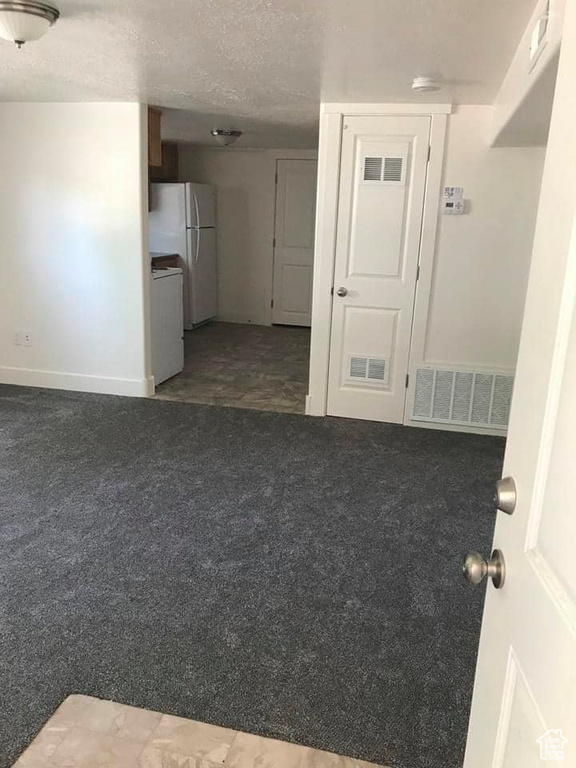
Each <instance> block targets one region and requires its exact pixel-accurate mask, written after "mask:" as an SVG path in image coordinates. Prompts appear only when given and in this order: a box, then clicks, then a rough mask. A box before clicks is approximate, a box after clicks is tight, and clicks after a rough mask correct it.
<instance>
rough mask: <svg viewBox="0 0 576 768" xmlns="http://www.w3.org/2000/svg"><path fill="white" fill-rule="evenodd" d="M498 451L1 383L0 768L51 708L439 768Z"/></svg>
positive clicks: (454, 717)
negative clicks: (104, 711) (218, 728)
mask: <svg viewBox="0 0 576 768" xmlns="http://www.w3.org/2000/svg"><path fill="white" fill-rule="evenodd" d="M502 453H503V441H501V440H499V439H496V438H490V437H476V436H473V435H459V434H454V433H448V432H435V431H430V430H419V429H408V428H403V427H392V426H388V425H382V424H374V423H368V422H355V421H348V420H337V419H311V418H307V417H304V416H294V415H288V414H273V413H258V412H255V411H248V410H245V411H242V410H234V409H227V408H215V407H210V406H196V405H190V404H180V403H170V402H159V401H150V400H136V399H127V398H115V397H105V396H99V395H83V394H77V393H64V392H51V391H47V390H44V391H42V390H32V389H22V388H16V387H7V386H3V387H0V485H1V488H0V490H1V504H2V508H1V515H0V712H1V713H2V714H1V717H0V765H1V766H8V765H9V764H10V763H11V761H12V760H14V759H15V758H16V756H17V755H18V754H19V753H20V752H21V751H22V749H23V748H24V747H25V746H26V745H27V743H28V742H29V740H30V739H31V738H32V737H33V736H34V734H35V733H36V732H37V731H38V730H39V729H40V727H41V726H42V725H43V723H44V722H45V721H46V720H47V718H48V717H49V715H50V714H51V712H52V711H53V710H54V709H55V708H56V706H57V705H58V704H59V703H60V701H61V700H62V699H63V698H64V697H65V696H66V695H67V694H69V693H71V692H81V693H86V694H91V695H94V696H100V697H103V698H108V699H115V700H117V701H120V702H123V703H126V704H135V705H138V706H141V707H147V708H150V709H154V710H160V711H164V712H172V713H175V714H179V715H183V716H185V717H191V718H195V719H198V720H203V721H208V722H213V723H218V724H221V725H225V726H229V727H231V728H236V729H241V730H245V731H250V732H254V733H260V734H264V735H266V736H272V737H276V738H280V739H286V740H291V741H296V742H300V743H304V744H308V745H311V746H314V747H320V748H323V749H328V750H332V751H335V752H340V753H345V754H349V755H352V756H356V757H361V758H364V759H367V760H372V761H376V762H379V763H386V764H389V765H392V766H399V768H440V766H441V768H456V767H457V766H460V765H461V760H462V753H463V745H464V741H465V735H466V725H467V719H468V711H469V704H470V695H471V690H472V682H473V671H474V663H475V655H476V648H477V643H478V633H479V627H480V619H481V609H482V602H483V594H484V593H483V590H482V589H473V588H471V587H469V586H468V585H466V584H464V583H463V581H462V577H461V574H460V559H461V556H462V554H463V553H464V552H465V551H466V550H467V549H470V548H474V549H476V548H478V549H480V550H483V551H485V552H487V551H488V550H489V547H490V539H491V533H492V528H493V525H494V512H493V509H492V505H491V496H492V484H493V482H494V480H495V479H496V478H497V477H498V475H499V470H500V467H501V461H502Z"/></svg>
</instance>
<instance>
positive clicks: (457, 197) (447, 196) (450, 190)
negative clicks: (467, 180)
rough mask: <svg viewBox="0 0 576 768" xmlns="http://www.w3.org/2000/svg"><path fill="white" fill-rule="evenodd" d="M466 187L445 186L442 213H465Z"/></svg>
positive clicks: (454, 214)
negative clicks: (464, 198)
mask: <svg viewBox="0 0 576 768" xmlns="http://www.w3.org/2000/svg"><path fill="white" fill-rule="evenodd" d="M463 197H464V187H444V197H443V199H442V213H447V214H450V215H452V216H458V215H460V214H462V213H464V200H463Z"/></svg>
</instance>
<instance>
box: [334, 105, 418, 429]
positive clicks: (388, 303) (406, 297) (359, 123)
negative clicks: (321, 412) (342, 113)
mask: <svg viewBox="0 0 576 768" xmlns="http://www.w3.org/2000/svg"><path fill="white" fill-rule="evenodd" d="M429 137H430V118H429V117H425V116H422V117H420V116H417V117H402V116H400V117H377V116H374V117H371V116H370V117H345V118H344V129H343V137H342V159H341V170H340V196H339V207H338V224H337V235H336V259H335V273H334V299H333V308H332V332H331V340H330V371H329V378H328V413H329V414H331V415H333V416H349V417H353V418H359V419H371V420H374V421H390V422H397V423H401V422H402V420H403V415H404V401H405V399H406V373H407V370H408V358H409V352H410V335H411V329H412V315H413V311H414V293H415V289H416V275H417V268H418V258H419V250H420V230H421V225H422V211H423V205H424V192H425V189H426V170H427V163H428V147H429V140H430V138H429Z"/></svg>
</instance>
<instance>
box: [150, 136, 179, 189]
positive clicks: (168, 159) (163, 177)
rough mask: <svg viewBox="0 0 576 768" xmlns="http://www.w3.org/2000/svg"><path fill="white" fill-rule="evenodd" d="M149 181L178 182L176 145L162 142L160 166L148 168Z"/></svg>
mask: <svg viewBox="0 0 576 768" xmlns="http://www.w3.org/2000/svg"><path fill="white" fill-rule="evenodd" d="M150 181H178V145H177V144H172V143H167V142H165V141H163V142H162V165H161V166H159V167H158V166H157V167H154V168H152V167H151V168H150Z"/></svg>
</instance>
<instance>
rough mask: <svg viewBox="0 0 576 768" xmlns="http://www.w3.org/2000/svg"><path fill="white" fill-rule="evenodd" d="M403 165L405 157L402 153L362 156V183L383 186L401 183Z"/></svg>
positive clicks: (402, 182) (402, 181)
mask: <svg viewBox="0 0 576 768" xmlns="http://www.w3.org/2000/svg"><path fill="white" fill-rule="evenodd" d="M405 165H406V158H405V157H403V156H402V155H394V156H390V155H388V156H382V157H376V156H374V155H367V156H366V157H365V158H364V166H363V171H362V183H363V184H382V185H385V186H390V185H392V186H398V185H403V184H404V171H405Z"/></svg>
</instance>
